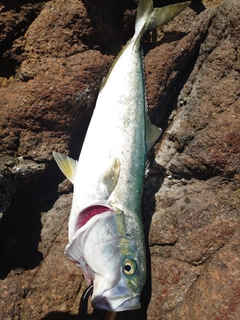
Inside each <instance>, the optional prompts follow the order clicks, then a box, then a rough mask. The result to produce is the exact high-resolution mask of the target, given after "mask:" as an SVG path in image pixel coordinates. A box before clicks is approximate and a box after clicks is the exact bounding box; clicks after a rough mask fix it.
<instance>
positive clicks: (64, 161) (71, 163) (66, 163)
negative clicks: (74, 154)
mask: <svg viewBox="0 0 240 320" xmlns="http://www.w3.org/2000/svg"><path fill="white" fill-rule="evenodd" d="M53 157H54V159H55V161H56V162H57V165H58V166H59V168H60V170H61V171H62V173H63V174H64V175H65V176H66V177H67V178H68V180H70V181H71V182H72V183H74V177H75V175H76V170H77V163H78V162H77V161H76V160H73V159H72V158H69V157H67V156H65V155H63V154H61V153H58V152H55V151H53Z"/></svg>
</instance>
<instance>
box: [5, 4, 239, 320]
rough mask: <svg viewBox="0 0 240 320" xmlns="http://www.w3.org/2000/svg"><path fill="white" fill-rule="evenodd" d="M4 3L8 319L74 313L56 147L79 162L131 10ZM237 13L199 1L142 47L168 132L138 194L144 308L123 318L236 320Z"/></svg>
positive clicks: (64, 188) (153, 100) (76, 286)
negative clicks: (144, 246)
mask: <svg viewBox="0 0 240 320" xmlns="http://www.w3.org/2000/svg"><path fill="white" fill-rule="evenodd" d="M204 5H205V6H206V8H205V7H204ZM2 6H4V8H3V9H2V11H1V19H2V20H0V21H1V23H2V25H3V28H2V30H3V32H2V33H1V38H0V44H3V46H1V48H5V45H6V48H5V49H4V50H3V51H1V52H0V56H1V59H0V63H1V67H0V73H1V74H0V76H1V80H0V84H1V87H0V105H1V112H0V141H1V142H0V152H1V153H3V154H4V155H2V156H1V157H0V200H1V203H0V210H1V211H2V212H3V215H1V216H0V217H2V216H3V218H2V220H1V223H0V228H1V230H0V254H1V257H2V258H3V259H1V260H0V275H1V278H2V280H0V319H36V320H37V319H70V318H71V319H72V318H74V317H76V314H77V312H78V303H79V299H80V296H81V294H82V292H83V290H84V288H85V287H86V284H85V282H84V281H83V276H82V275H81V272H80V270H79V269H77V268H76V267H75V266H74V265H73V264H71V263H70V262H69V261H67V260H66V258H65V257H64V249H65V246H66V244H67V220H68V215H69V212H70V205H71V194H68V195H64V194H65V193H69V191H70V190H71V187H70V185H69V184H68V183H67V182H66V181H64V182H63V183H61V184H59V182H62V179H63V178H62V176H61V174H60V173H59V174H58V173H57V172H58V171H57V168H56V166H55V165H54V164H53V163H52V161H51V160H52V156H51V154H52V150H58V151H60V152H64V153H72V154H73V156H74V157H77V156H78V153H79V151H80V147H81V142H82V140H83V138H84V133H85V131H86V128H87V125H88V122H89V119H90V116H91V112H92V110H93V108H94V104H95V100H96V97H97V92H98V88H99V86H100V83H101V79H102V77H103V76H104V75H106V73H107V70H108V69H109V67H110V65H111V63H112V61H113V57H114V56H115V55H116V54H117V52H118V51H119V50H120V47H121V45H122V44H123V43H124V42H125V41H126V40H127V39H129V38H130V37H131V35H132V33H133V27H134V24H133V22H134V12H135V11H134V9H135V8H136V4H135V2H134V1H131V2H129V1H128V2H127V1H120V2H119V1H109V0H104V1H101V2H99V3H98V2H96V1H94V2H93V1H91V0H89V1H84V2H81V1H76V0H67V1H59V0H53V1H48V2H46V4H45V5H43V2H38V4H27V3H26V2H24V3H22V4H21V5H19V6H15V7H10V6H8V5H2ZM1 8H2V7H1ZM239 16H240V4H239V1H238V0H223V1H221V0H215V1H207V0H204V1H202V3H201V2H199V1H193V2H192V4H191V6H190V8H187V9H186V10H185V11H184V12H182V14H181V15H180V16H179V17H177V18H176V19H175V20H174V21H172V22H171V23H169V24H168V25H167V26H164V27H163V28H160V29H159V30H158V32H157V34H155V35H154V34H153V35H151V37H152V39H154V38H155V39H156V42H155V43H154V42H153V43H145V45H144V52H145V54H146V59H145V71H146V86H147V92H148V104H149V109H150V115H151V117H152V120H153V122H154V123H155V124H157V125H159V126H161V127H162V128H163V129H164V134H163V136H162V137H161V139H160V140H159V142H158V144H157V145H156V147H155V162H154V161H153V163H151V165H150V167H149V174H148V176H147V178H146V184H145V189H144V197H143V213H144V223H145V230H146V234H147V235H148V241H149V246H150V248H149V255H150V257H149V265H148V271H149V272H148V279H147V284H146V287H145V289H144V292H143V295H142V309H140V310H138V311H130V312H124V313H119V314H118V315H117V317H116V320H121V319H124V320H127V319H136V320H142V319H149V320H151V319H154V320H156V319H161V320H170V319H171V320H175V319H178V320H179V319H184V320H192V319H215V320H220V319H234V320H235V319H236V320H237V319H239V318H240V309H239V303H238V302H239V292H240V290H239V285H238V283H239V280H240V279H239V270H240V268H239V250H238V247H239V198H240V194H239V190H240V189H239V177H240V173H239V145H240V135H239V132H240V130H239V129H240V128H239V121H238V117H239V116H238V113H239V70H240V69H239V65H240V64H239V59H240V56H239V21H238V20H239ZM21 20H22V21H23V24H22V26H23V27H22V28H23V29H22V31H21V32H20V31H19V30H20V29H19V25H20V22H21ZM3 66H4V67H3ZM14 68H15V69H14ZM15 72H16V74H15ZM13 75H14V77H13ZM79 124H80V125H79ZM16 157H18V158H16ZM58 184H59V185H58ZM60 195H61V196H60ZM59 196H60V198H59V199H58V200H57V198H58V197H59ZM11 201H12V203H11ZM7 208H9V209H7ZM89 312H90V313H91V312H92V310H91V309H90V308H89ZM105 315H106V313H105V312H101V311H96V310H95V311H94V312H93V313H92V315H91V316H90V317H91V319H93V320H94V319H104V318H105Z"/></svg>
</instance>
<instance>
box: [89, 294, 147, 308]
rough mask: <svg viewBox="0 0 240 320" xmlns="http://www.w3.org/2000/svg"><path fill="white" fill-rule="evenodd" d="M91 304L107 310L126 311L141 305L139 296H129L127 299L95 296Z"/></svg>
mask: <svg viewBox="0 0 240 320" xmlns="http://www.w3.org/2000/svg"><path fill="white" fill-rule="evenodd" d="M92 306H93V308H96V309H104V310H108V311H115V312H119V311H126V310H133V309H139V308H140V307H141V304H140V297H139V296H137V297H131V298H127V299H125V300H124V299H122V298H120V299H119V298H116V297H112V298H111V297H104V296H102V297H96V298H93V299H92Z"/></svg>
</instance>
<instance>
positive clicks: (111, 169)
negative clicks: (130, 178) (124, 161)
mask: <svg viewBox="0 0 240 320" xmlns="http://www.w3.org/2000/svg"><path fill="white" fill-rule="evenodd" d="M120 170H121V164H120V161H119V159H118V158H114V159H113V158H111V159H110V161H109V165H108V167H107V169H106V170H105V172H104V173H103V174H102V176H101V178H100V180H101V181H99V182H100V183H99V185H100V188H101V189H102V191H103V192H104V194H105V196H104V197H105V198H106V199H108V198H109V197H110V195H111V193H112V192H113V190H114V189H115V187H116V184H117V182H118V178H119V174H120Z"/></svg>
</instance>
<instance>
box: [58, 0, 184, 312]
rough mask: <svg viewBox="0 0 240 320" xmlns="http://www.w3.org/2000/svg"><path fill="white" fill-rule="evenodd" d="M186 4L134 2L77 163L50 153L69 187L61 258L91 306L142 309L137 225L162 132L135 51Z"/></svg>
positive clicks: (142, 253) (149, 0) (143, 271)
mask: <svg viewBox="0 0 240 320" xmlns="http://www.w3.org/2000/svg"><path fill="white" fill-rule="evenodd" d="M188 4H189V2H185V3H179V4H175V5H169V6H166V7H162V8H154V7H153V2H152V0H140V1H139V4H138V9H137V17H136V24H135V34H134V36H133V38H132V39H131V40H130V41H129V42H128V43H127V44H126V45H125V46H124V47H123V49H122V50H121V52H120V53H119V55H118V56H117V58H116V59H115V62H114V64H113V66H112V67H111V69H110V71H109V73H108V75H107V77H106V79H103V81H102V85H101V88H100V91H99V95H98V98H97V102H96V106H95V109H94V112H93V115H92V118H91V121H90V124H89V128H88V131H87V134H86V137H85V140H84V143H83V147H82V150H81V154H80V157H79V160H78V162H77V161H74V160H73V159H71V158H69V157H66V156H64V155H62V154H59V153H56V152H54V153H53V155H54V158H55V160H56V162H57V163H58V165H59V167H60V169H61V170H62V171H63V173H64V174H65V175H66V176H67V178H68V179H69V180H70V181H71V182H72V183H73V185H74V193H73V202H72V208H71V213H70V218H69V225H68V226H69V228H68V236H69V244H68V245H67V247H66V256H67V257H68V258H69V259H70V260H71V261H73V262H74V263H75V264H76V265H77V266H78V267H80V268H81V269H82V271H83V273H84V275H85V278H86V280H87V282H88V283H89V284H93V294H92V305H93V306H94V307H96V308H100V309H106V310H109V311H115V312H117V311H124V310H129V309H137V308H140V294H141V291H142V289H143V286H144V284H145V279H146V257H145V245H144V243H145V241H144V232H143V225H142V219H141V197H142V190H143V181H144V173H145V161H146V154H147V152H148V150H149V149H150V148H151V147H152V146H153V144H154V143H155V141H156V139H157V138H158V137H159V136H160V133H161V130H160V129H159V128H156V127H155V126H153V125H152V124H151V122H150V119H149V117H148V114H147V108H146V105H145V101H146V97H145V83H144V74H143V67H142V54H141V50H140V45H141V39H142V36H143V35H144V33H145V32H146V31H149V30H153V29H154V28H156V27H157V26H159V25H162V24H163V23H166V22H168V21H169V20H171V19H172V18H174V17H175V16H176V15H177V14H178V13H180V12H181V11H182V10H183V9H184V8H185V7H186V6H187V5H188Z"/></svg>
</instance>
